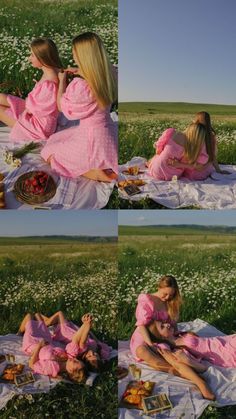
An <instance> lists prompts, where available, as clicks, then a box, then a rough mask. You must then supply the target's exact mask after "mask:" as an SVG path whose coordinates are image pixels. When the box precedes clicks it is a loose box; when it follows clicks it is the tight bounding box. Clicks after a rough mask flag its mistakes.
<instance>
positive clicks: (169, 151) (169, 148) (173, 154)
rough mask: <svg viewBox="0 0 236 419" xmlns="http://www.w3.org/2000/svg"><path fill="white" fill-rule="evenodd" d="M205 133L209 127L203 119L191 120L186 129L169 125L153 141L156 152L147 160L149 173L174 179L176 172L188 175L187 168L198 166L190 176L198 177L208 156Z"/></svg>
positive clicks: (192, 177) (164, 178)
mask: <svg viewBox="0 0 236 419" xmlns="http://www.w3.org/2000/svg"><path fill="white" fill-rule="evenodd" d="M206 135H207V131H206V127H205V126H204V125H203V124H200V123H192V124H190V125H189V126H188V127H187V129H186V130H185V131H184V132H178V131H176V130H175V129H174V128H168V129H167V130H166V131H164V133H163V134H162V136H161V137H160V138H159V139H158V141H157V142H156V143H155V144H154V146H155V148H156V154H155V156H154V157H153V158H152V159H151V160H150V161H149V162H148V173H149V175H150V176H152V177H154V178H155V179H158V180H172V178H173V176H177V177H178V178H179V177H181V176H186V177H187V175H188V172H187V171H186V170H187V169H195V170H194V173H195V177H194V176H193V175H192V174H191V180H197V178H198V176H197V174H198V171H199V172H200V171H201V170H202V165H204V164H205V163H207V162H208V159H209V156H208V154H207V151H206V145H205V140H206ZM185 171H186V172H185ZM207 175H209V173H208V174H207ZM206 177H207V176H206Z"/></svg>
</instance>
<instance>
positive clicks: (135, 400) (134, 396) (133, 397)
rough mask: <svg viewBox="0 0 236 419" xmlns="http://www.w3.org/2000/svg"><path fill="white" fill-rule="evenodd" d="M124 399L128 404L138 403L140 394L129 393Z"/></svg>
mask: <svg viewBox="0 0 236 419" xmlns="http://www.w3.org/2000/svg"><path fill="white" fill-rule="evenodd" d="M124 400H125V401H126V402H128V403H130V404H140V403H141V396H139V395H138V394H129V395H128V396H126V397H125V399H124Z"/></svg>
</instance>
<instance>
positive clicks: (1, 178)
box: [0, 173, 5, 182]
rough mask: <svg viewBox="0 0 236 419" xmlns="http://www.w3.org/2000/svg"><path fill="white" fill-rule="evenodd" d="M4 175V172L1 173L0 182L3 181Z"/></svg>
mask: <svg viewBox="0 0 236 419" xmlns="http://www.w3.org/2000/svg"><path fill="white" fill-rule="evenodd" d="M4 177H5V176H4V174H3V173H0V182H2V181H3V179H4Z"/></svg>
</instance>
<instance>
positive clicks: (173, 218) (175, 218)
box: [118, 210, 236, 226]
mask: <svg viewBox="0 0 236 419" xmlns="http://www.w3.org/2000/svg"><path fill="white" fill-rule="evenodd" d="M118 220H119V225H135V226H144V225H162V224H164V225H172V224H198V225H225V226H236V212H235V211H222V210H221V211H214V210H211V211H202V210H201V211H195V210H183V211H181V210H180V211H179V210H178V211H169V210H164V211H163V210H161V211H154V210H140V211H139V210H123V211H119V213H118Z"/></svg>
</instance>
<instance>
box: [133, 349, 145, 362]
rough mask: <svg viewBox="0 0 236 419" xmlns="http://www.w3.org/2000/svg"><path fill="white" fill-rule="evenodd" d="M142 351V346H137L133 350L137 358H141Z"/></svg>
mask: <svg viewBox="0 0 236 419" xmlns="http://www.w3.org/2000/svg"><path fill="white" fill-rule="evenodd" d="M144 351H145V349H144V348H143V346H138V348H137V349H136V351H135V353H136V356H137V358H140V359H143V355H144Z"/></svg>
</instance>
